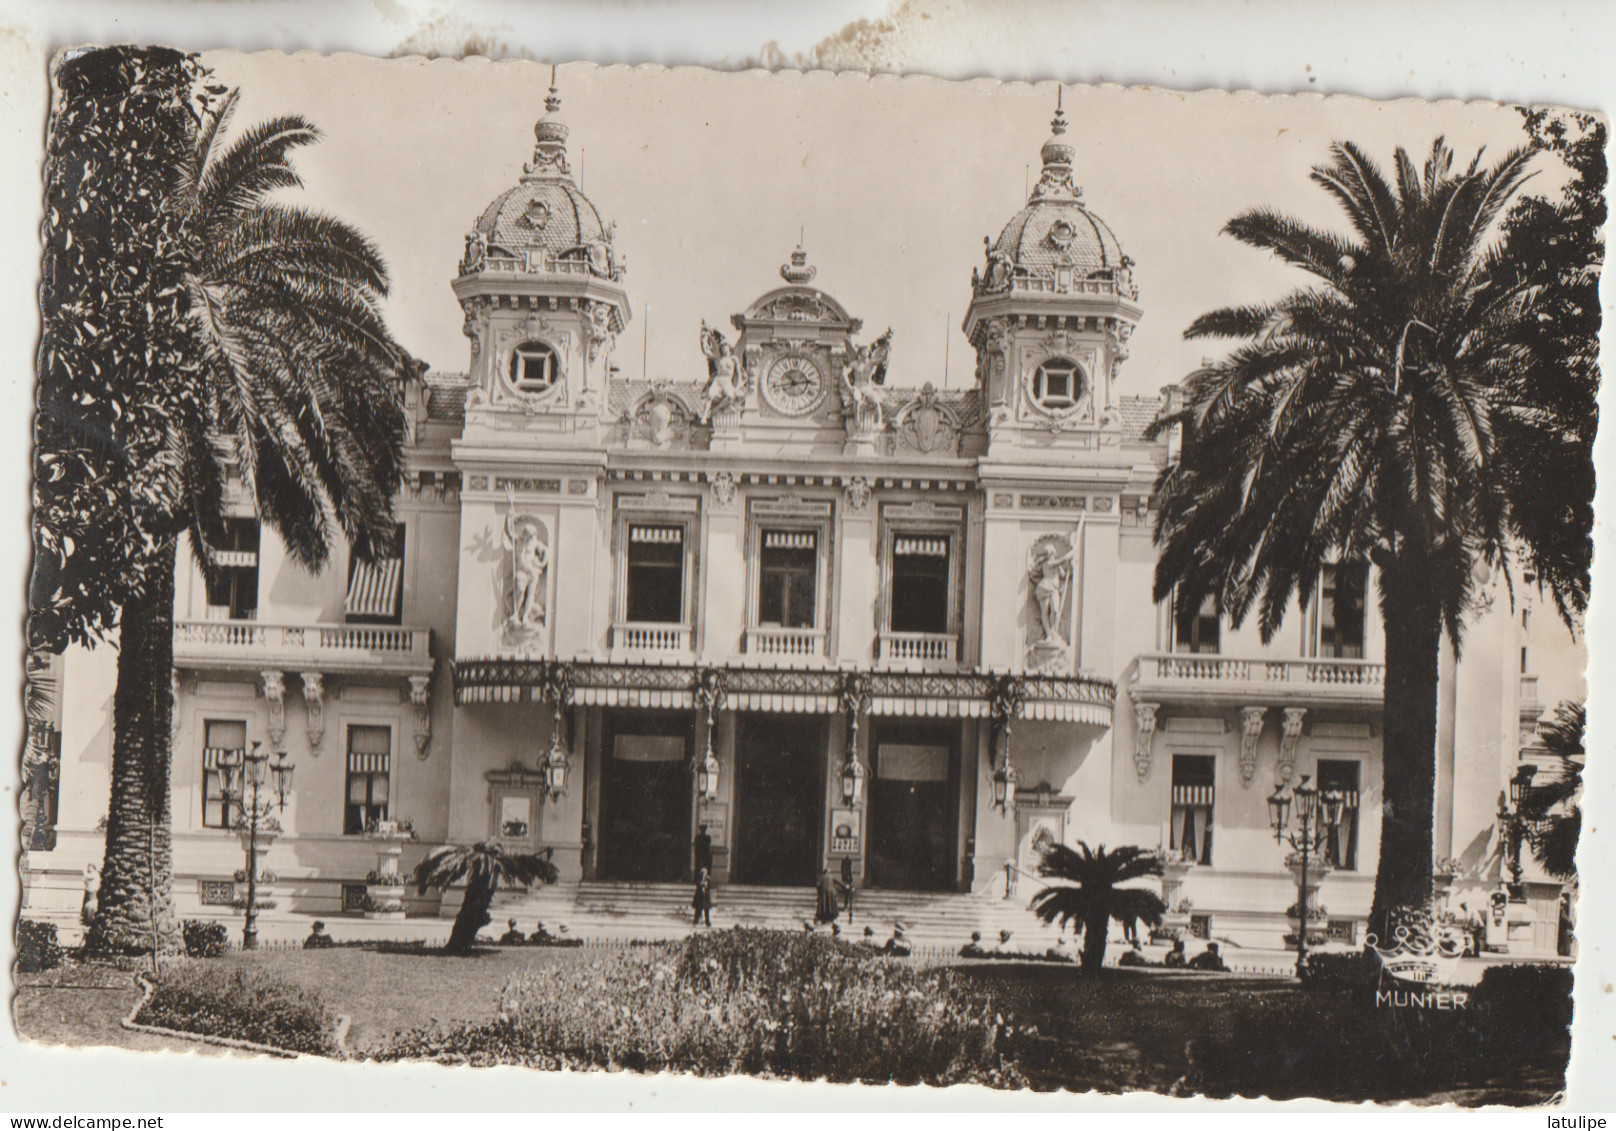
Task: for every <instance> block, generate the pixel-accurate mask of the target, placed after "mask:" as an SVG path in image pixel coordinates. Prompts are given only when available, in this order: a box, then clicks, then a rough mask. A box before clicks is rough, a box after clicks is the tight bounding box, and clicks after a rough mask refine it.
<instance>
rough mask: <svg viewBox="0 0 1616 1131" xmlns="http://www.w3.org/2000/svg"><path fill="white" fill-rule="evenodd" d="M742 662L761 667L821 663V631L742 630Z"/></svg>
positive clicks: (757, 627) (769, 626)
mask: <svg viewBox="0 0 1616 1131" xmlns="http://www.w3.org/2000/svg"><path fill="white" fill-rule="evenodd" d="M746 658H747V660H749V661H754V662H756V663H761V664H779V665H782V666H794V665H797V664H814V663H823V662H824V658H825V630H824V629H822V628H781V627H780V626H779V625H761V626H756V627H753V628H749V629H747V630H746Z"/></svg>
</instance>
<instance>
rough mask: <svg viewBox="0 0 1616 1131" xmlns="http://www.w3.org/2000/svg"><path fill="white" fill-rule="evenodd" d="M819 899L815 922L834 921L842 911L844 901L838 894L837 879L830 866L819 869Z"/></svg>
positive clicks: (815, 910) (815, 909)
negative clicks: (833, 875) (831, 872)
mask: <svg viewBox="0 0 1616 1131" xmlns="http://www.w3.org/2000/svg"><path fill="white" fill-rule="evenodd" d="M818 887H819V901H818V904H817V905H816V906H815V908H814V922H816V923H834V922H836V917H837V916H838V915H840V914H841V913H842V902H841V900H840V899H839V898H838V897H837V894H836V880H835V879H834V878H833V877H832V876H831V874H830V869H829V868H821V869H820V870H819V885H818Z"/></svg>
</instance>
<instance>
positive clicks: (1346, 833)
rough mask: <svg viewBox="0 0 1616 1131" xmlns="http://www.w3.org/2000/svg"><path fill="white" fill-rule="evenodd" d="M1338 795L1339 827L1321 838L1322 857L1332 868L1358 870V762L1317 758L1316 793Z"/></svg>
mask: <svg viewBox="0 0 1616 1131" xmlns="http://www.w3.org/2000/svg"><path fill="white" fill-rule="evenodd" d="M1331 791H1334V792H1336V793H1339V794H1341V797H1342V800H1343V802H1344V804H1343V805H1342V806H1341V824H1340V825H1339V826H1338V827H1337V828H1336V829H1334V830H1333V831H1331V832H1329V833H1328V834H1327V835H1326V837H1325V845H1324V858H1325V860H1326V862H1328V863H1329V865H1330V866H1331V867H1332V868H1339V869H1341V870H1343V871H1349V872H1350V871H1355V870H1356V869H1357V867H1358V763H1357V762H1354V761H1345V760H1342V761H1330V760H1326V759H1323V758H1321V759H1319V792H1320V793H1321V794H1323V793H1328V792H1331Z"/></svg>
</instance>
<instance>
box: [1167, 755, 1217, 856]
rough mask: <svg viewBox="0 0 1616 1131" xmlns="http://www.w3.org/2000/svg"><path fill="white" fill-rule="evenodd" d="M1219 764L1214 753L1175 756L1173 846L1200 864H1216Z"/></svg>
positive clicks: (1171, 830)
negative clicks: (1214, 809) (1214, 817)
mask: <svg viewBox="0 0 1616 1131" xmlns="http://www.w3.org/2000/svg"><path fill="white" fill-rule="evenodd" d="M1217 765H1218V760H1217V759H1216V758H1214V757H1213V756H1211V755H1210V754H1174V755H1173V808H1172V818H1171V820H1172V824H1171V826H1170V828H1169V832H1168V835H1169V847H1172V848H1176V849H1178V850H1179V851H1180V852H1182V853H1183V854H1184V856H1185V858H1186V859H1189V860H1193V861H1195V862H1196V863H1197V864H1210V863H1212V789H1213V784H1214V783H1215V782H1216V781H1217Z"/></svg>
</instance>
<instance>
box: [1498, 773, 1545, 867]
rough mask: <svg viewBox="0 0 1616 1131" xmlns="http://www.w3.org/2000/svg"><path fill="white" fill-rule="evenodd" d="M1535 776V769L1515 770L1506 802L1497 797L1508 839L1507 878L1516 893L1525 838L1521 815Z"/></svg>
mask: <svg viewBox="0 0 1616 1131" xmlns="http://www.w3.org/2000/svg"><path fill="white" fill-rule="evenodd" d="M1536 775H1537V767H1536V766H1532V765H1523V766H1520V767H1518V768H1517V769H1516V771H1515V776H1514V777H1512V778H1510V779H1509V793H1508V801H1507V802H1506V801H1505V794H1504V793H1502V792H1501V793H1499V795H1498V817H1499V820H1500V821H1502V822H1503V825H1504V835H1505V836H1506V837H1507V838H1508V842H1507V843H1508V852H1509V876H1510V881H1511V882H1512V883H1513V884H1514V885H1515V889H1516V890H1517V891H1519V890H1520V886H1521V841H1523V840H1524V839H1525V838H1526V826H1527V823H1528V822H1527V818H1526V817H1525V816H1523V815H1522V813H1523V810H1524V809H1525V807H1526V802H1527V799H1528V798H1529V797H1530V796H1531V793H1532V779H1533V778H1534V777H1535V776H1536Z"/></svg>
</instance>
